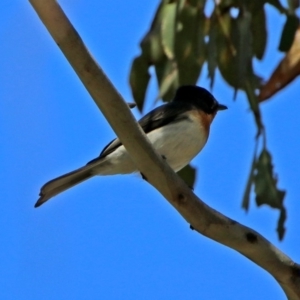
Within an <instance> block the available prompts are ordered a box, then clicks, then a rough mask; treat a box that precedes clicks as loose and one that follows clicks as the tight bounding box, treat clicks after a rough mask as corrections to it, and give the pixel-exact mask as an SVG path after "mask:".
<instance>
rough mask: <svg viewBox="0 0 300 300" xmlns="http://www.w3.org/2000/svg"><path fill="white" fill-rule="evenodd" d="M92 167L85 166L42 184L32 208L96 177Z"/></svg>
mask: <svg viewBox="0 0 300 300" xmlns="http://www.w3.org/2000/svg"><path fill="white" fill-rule="evenodd" d="M93 167H94V165H93V164H91V165H86V166H84V167H82V168H79V169H77V170H75V171H73V172H70V173H67V174H65V175H62V176H60V177H57V178H55V179H53V180H51V181H49V182H47V183H46V184H44V185H43V186H42V188H41V191H40V198H39V199H38V201H37V202H36V204H35V205H34V207H39V206H41V205H42V204H43V203H45V202H46V201H48V200H49V199H50V198H52V197H54V196H56V195H57V194H59V193H61V192H63V191H65V190H67V189H69V188H71V187H73V186H74V185H77V184H79V183H81V182H83V181H85V180H87V179H89V178H91V177H93V176H94V175H96V174H95V173H93V172H92V168H93Z"/></svg>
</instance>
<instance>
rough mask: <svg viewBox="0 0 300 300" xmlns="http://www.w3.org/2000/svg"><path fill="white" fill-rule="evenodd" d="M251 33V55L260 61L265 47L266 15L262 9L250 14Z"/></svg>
mask: <svg viewBox="0 0 300 300" xmlns="http://www.w3.org/2000/svg"><path fill="white" fill-rule="evenodd" d="M251 32H252V39H253V46H252V47H253V53H254V55H255V56H256V57H257V58H258V59H262V58H263V56H264V53H265V50H266V45H267V27H266V13H265V10H264V8H262V9H260V10H258V11H256V12H255V13H254V14H252V22H251Z"/></svg>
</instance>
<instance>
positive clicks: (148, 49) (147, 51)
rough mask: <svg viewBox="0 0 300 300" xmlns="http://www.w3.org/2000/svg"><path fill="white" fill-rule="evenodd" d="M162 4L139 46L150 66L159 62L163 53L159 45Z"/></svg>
mask: <svg viewBox="0 0 300 300" xmlns="http://www.w3.org/2000/svg"><path fill="white" fill-rule="evenodd" d="M163 7H164V5H163V2H162V3H161V4H160V5H159V7H158V9H157V11H156V14H155V16H154V19H153V21H152V24H151V27H150V29H149V31H148V33H147V34H146V35H145V37H144V38H143V39H142V41H141V43H140V46H141V49H142V54H143V55H144V56H145V57H146V58H147V60H148V62H149V64H150V65H153V64H154V63H156V62H159V61H160V60H161V59H162V58H163V56H164V51H163V47H162V44H161V36H160V33H161V23H162V17H163Z"/></svg>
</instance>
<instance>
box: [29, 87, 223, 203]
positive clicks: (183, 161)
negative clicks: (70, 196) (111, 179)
mask: <svg viewBox="0 0 300 300" xmlns="http://www.w3.org/2000/svg"><path fill="white" fill-rule="evenodd" d="M224 109H227V107H226V106H225V105H222V104H219V103H218V101H217V100H216V99H215V98H214V97H213V95H212V94H211V93H210V92H209V91H207V90H206V89H204V88H202V87H198V86H194V85H185V86H181V87H179V88H178V89H177V91H176V94H175V97H174V99H173V101H172V102H170V103H167V104H164V105H162V106H160V107H157V108H155V109H153V110H152V111H150V112H149V113H148V114H146V115H145V116H144V117H143V118H141V119H140V121H139V124H140V126H141V127H142V129H143V130H144V132H145V133H146V134H147V136H148V138H149V140H150V142H151V143H152V145H153V147H154V148H155V149H156V150H157V151H158V153H159V154H160V155H161V156H162V157H163V158H164V159H165V160H166V162H167V163H168V164H169V166H170V167H171V168H172V169H173V170H174V171H175V172H178V171H179V170H181V169H182V168H183V167H185V166H186V165H187V164H189V162H190V161H191V160H192V159H193V158H194V157H195V156H196V155H197V154H198V153H199V152H200V151H201V150H202V148H203V147H204V145H205V144H206V141H207V139H208V136H209V129H210V125H211V123H212V121H213V119H214V117H215V115H216V114H217V112H218V111H219V110H224ZM137 171H138V170H137V168H136V166H135V164H134V163H133V161H132V160H131V158H130V156H129V154H128V152H127V151H126V149H125V147H124V146H123V144H122V142H121V141H120V140H119V139H118V138H116V139H114V140H113V141H112V142H111V143H109V144H108V145H107V146H106V147H104V149H103V150H102V152H101V153H100V155H99V157H97V158H95V159H93V160H92V161H90V162H89V163H88V164H87V165H85V166H83V167H81V168H79V169H77V170H75V171H73V172H70V173H67V174H65V175H62V176H60V177H58V178H55V179H53V180H51V181H49V182H47V183H46V184H45V185H44V186H42V188H41V191H40V198H39V199H38V201H37V202H36V204H35V207H38V206H40V205H42V204H43V203H44V202H46V201H47V200H49V199H50V198H52V197H54V196H56V195H57V194H59V193H61V192H63V191H65V190H67V189H69V188H71V187H73V186H74V185H76V184H79V183H81V182H83V181H85V180H87V179H89V178H91V177H93V176H96V175H115V174H129V173H133V172H137Z"/></svg>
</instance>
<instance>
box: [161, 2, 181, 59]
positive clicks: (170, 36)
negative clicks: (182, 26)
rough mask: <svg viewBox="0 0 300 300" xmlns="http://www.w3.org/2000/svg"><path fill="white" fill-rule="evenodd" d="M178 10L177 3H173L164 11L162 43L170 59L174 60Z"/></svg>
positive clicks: (165, 6)
mask: <svg viewBox="0 0 300 300" xmlns="http://www.w3.org/2000/svg"><path fill="white" fill-rule="evenodd" d="M176 8H177V3H176V2H173V3H169V4H166V5H164V7H163V11H162V24H161V43H162V46H163V49H164V52H165V54H166V56H167V57H168V58H169V59H173V58H174V43H175V29H176V28H175V24H176Z"/></svg>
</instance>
